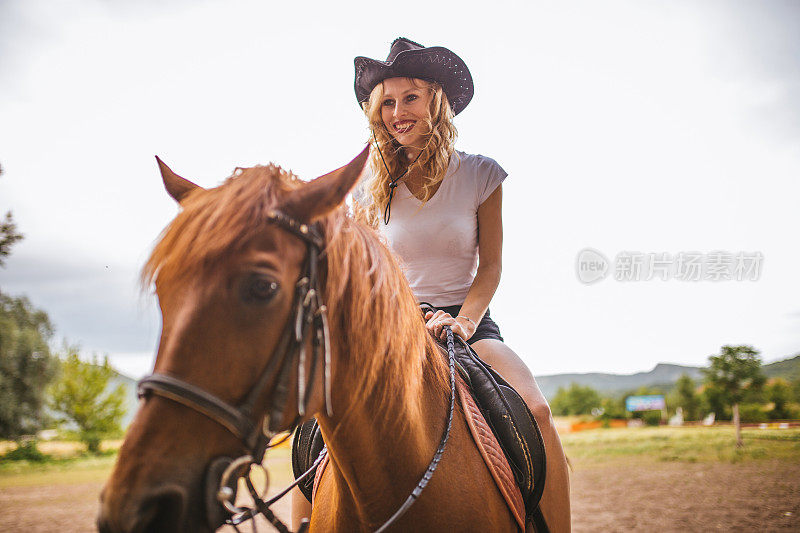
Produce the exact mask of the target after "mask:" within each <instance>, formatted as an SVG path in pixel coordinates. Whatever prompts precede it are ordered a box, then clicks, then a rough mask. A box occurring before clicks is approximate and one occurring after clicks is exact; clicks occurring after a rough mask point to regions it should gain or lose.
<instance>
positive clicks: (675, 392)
mask: <svg viewBox="0 0 800 533" xmlns="http://www.w3.org/2000/svg"><path fill="white" fill-rule="evenodd" d="M696 391H697V386H696V385H695V382H694V380H693V379H692V378H690V377H689V375H688V374H683V375H681V377H679V378H678V381H676V382H675V387H674V388H673V389H672V392H671V393H670V398H669V400H670V403H671V404H672V406H673V407H674V408H677V407H682V408H683V418H684V420H697V419H698V418H699V417H700V397H699V396H698V394H697V392H696Z"/></svg>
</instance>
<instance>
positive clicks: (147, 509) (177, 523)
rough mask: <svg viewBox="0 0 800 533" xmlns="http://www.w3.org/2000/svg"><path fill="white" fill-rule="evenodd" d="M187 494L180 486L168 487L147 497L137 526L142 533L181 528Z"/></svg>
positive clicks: (160, 532)
mask: <svg viewBox="0 0 800 533" xmlns="http://www.w3.org/2000/svg"><path fill="white" fill-rule="evenodd" d="M185 501H186V494H185V492H184V491H183V489H181V488H179V487H167V488H163V489H161V490H159V491H158V492H156V493H154V494H152V495H150V496H149V497H147V498H146V499H145V500H144V502H143V503H142V506H141V509H140V513H139V517H138V524H137V527H135V528H134V529H133V531H141V532H142V533H162V532H163V533H166V532H174V531H180V530H181V524H182V523H183V511H184V502H185Z"/></svg>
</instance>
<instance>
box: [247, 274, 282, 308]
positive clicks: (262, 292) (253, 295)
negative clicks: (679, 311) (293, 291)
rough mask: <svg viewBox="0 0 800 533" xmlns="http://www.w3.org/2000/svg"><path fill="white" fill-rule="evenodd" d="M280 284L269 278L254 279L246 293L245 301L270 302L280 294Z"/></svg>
mask: <svg viewBox="0 0 800 533" xmlns="http://www.w3.org/2000/svg"><path fill="white" fill-rule="evenodd" d="M278 287H279V285H278V282H277V281H273V280H271V279H268V278H254V279H252V280H251V281H250V283H249V284H248V286H247V290H246V292H245V299H247V300H250V301H254V302H268V301H269V300H271V299H272V298H273V297H274V296H275V294H276V293H277V292H278Z"/></svg>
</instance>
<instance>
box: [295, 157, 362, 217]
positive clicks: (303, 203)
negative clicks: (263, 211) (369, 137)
mask: <svg viewBox="0 0 800 533" xmlns="http://www.w3.org/2000/svg"><path fill="white" fill-rule="evenodd" d="M368 156H369V146H367V147H366V148H364V150H362V151H361V153H360V154H358V155H357V156H356V157H355V159H353V160H352V161H350V162H349V163H347V164H346V165H345V166H343V167H341V168H339V169H336V170H334V171H333V172H329V173H328V174H325V175H324V176H320V177H318V178H317V179H315V180H312V181H311V182H309V183H308V184H307V185H304V186H302V187H301V188H300V189H298V190H297V191H295V192H294V193H292V194H291V195H290V196H289V198H288V199H287V200H286V202H285V203H284V204H283V205H282V206H281V209H282V211H284V212H285V213H286V214H288V215H291V216H294V217H296V218H299V219H302V220H305V221H308V222H313V221H314V220H316V219H318V218H321V217H323V216H325V215H327V214H328V213H330V212H331V211H333V210H334V209H336V208H337V207H339V206H340V205H341V204H342V203H343V202H344V200H345V197H346V196H347V193H349V192H350V191H351V190H352V189H353V187H354V186H355V184H356V183H358V179H359V178H360V177H361V173H362V172H363V170H364V165H365V164H366V162H367V157H368Z"/></svg>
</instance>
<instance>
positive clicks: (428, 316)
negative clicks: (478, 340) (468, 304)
mask: <svg viewBox="0 0 800 533" xmlns="http://www.w3.org/2000/svg"><path fill="white" fill-rule="evenodd" d="M425 320H426V321H427V323H426V324H425V327H427V328H428V331H430V332H431V335H433V336H434V337H436V338H437V339H439V340H442V341H443V340H445V339H446V338H447V333H445V331H444V327H445V326H450V329H452V330H453V334H455V335H458V336H459V337H461V338H462V339H464V340H465V341H466V340H469V338H470V337H472V335H473V334H474V333H475V328H476V326H475V324H474V323H473V322H472V321H471V320H469V319H467V318H466V317H463V316H459V317H456V318H453V316H452V315H450V314H449V313H445V312H444V311H442V310H439V311H436V312H435V313H434V312H433V311H428V312H427V313H425Z"/></svg>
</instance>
